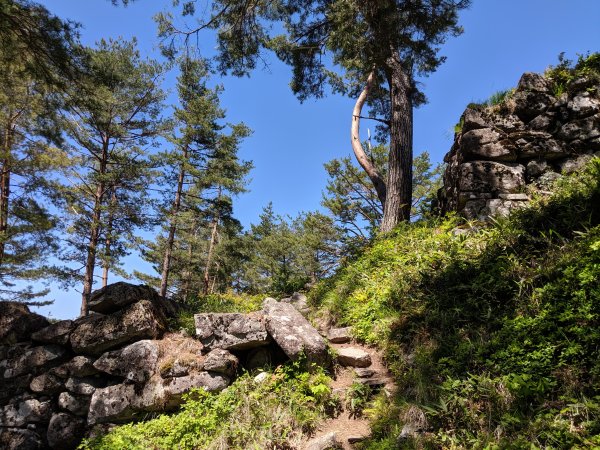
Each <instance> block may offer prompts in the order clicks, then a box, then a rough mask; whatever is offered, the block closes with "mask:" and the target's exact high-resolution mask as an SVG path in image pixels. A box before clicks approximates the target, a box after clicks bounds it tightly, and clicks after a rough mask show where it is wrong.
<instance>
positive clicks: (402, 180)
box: [381, 52, 413, 233]
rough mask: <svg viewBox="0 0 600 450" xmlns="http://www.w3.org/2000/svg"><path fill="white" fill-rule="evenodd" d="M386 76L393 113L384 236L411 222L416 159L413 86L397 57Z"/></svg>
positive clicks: (389, 61)
mask: <svg viewBox="0 0 600 450" xmlns="http://www.w3.org/2000/svg"><path fill="white" fill-rule="evenodd" d="M394 53H395V52H394ZM385 72H386V78H387V81H388V86H389V92H390V105H391V112H390V151H389V161H388V176H387V183H386V184H387V196H386V201H385V207H384V210H383V220H382V221H381V231H382V232H384V233H385V232H388V231H391V230H393V229H394V227H395V226H396V225H398V224H399V223H400V222H402V221H409V220H410V207H411V203H412V157H413V149H412V140H413V136H412V134H413V108H412V98H411V95H412V83H411V80H410V77H409V75H408V74H407V73H406V71H405V70H404V68H403V67H402V64H401V63H400V59H399V57H398V56H397V55H396V54H395V55H394V56H391V57H390V58H388V60H387V61H386V67H385Z"/></svg>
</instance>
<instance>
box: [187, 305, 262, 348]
mask: <svg viewBox="0 0 600 450" xmlns="http://www.w3.org/2000/svg"><path fill="white" fill-rule="evenodd" d="M194 321H195V323H196V335H197V336H198V338H199V339H200V342H202V344H203V345H204V346H205V347H206V348H207V349H208V350H212V349H215V348H221V349H224V350H247V349H250V348H255V347H260V346H262V345H268V344H269V342H270V340H269V336H268V334H267V330H266V328H265V324H264V321H263V318H262V317H261V316H260V315H258V314H238V313H207V314H195V315H194Z"/></svg>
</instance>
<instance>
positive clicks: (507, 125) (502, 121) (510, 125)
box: [492, 114, 525, 133]
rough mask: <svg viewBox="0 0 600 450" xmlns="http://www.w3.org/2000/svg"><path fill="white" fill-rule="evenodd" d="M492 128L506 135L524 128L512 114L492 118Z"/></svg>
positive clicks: (521, 122)
mask: <svg viewBox="0 0 600 450" xmlns="http://www.w3.org/2000/svg"><path fill="white" fill-rule="evenodd" d="M492 123H493V125H494V128H497V129H499V130H501V131H504V132H506V133H512V132H515V131H520V130H523V129H524V128H525V124H524V123H523V121H522V120H521V119H519V118H518V117H517V116H515V115H514V114H502V115H495V116H493V117H492Z"/></svg>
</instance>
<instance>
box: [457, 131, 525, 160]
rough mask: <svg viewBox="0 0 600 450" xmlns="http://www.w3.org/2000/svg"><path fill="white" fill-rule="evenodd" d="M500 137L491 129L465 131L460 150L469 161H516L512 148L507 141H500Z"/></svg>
mask: <svg viewBox="0 0 600 450" xmlns="http://www.w3.org/2000/svg"><path fill="white" fill-rule="evenodd" d="M501 137H502V136H501V135H500V133H498V132H497V131H495V130H492V129H491V128H481V129H477V130H471V131H467V132H466V133H464V134H463V136H462V139H461V150H462V151H463V152H464V154H465V156H466V157H468V158H469V159H489V160H494V161H514V160H516V159H517V154H516V153H515V151H514V146H512V145H511V143H510V142H508V141H501Z"/></svg>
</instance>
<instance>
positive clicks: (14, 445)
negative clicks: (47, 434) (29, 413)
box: [0, 428, 46, 450]
mask: <svg viewBox="0 0 600 450" xmlns="http://www.w3.org/2000/svg"><path fill="white" fill-rule="evenodd" d="M45 447H46V446H45V445H44V443H43V441H42V439H41V437H40V436H39V435H38V434H37V433H36V432H35V431H33V430H27V429H23V428H0V448H1V449H3V450H41V449H43V448H45Z"/></svg>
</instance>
